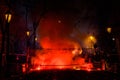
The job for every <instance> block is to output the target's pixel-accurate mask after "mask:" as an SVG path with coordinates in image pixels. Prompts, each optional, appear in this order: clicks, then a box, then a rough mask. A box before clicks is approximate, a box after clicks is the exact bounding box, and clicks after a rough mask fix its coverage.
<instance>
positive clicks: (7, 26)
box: [5, 10, 12, 63]
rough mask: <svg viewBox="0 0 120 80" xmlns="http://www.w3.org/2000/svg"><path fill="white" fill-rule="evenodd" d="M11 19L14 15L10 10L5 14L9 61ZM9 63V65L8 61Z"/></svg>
mask: <svg viewBox="0 0 120 80" xmlns="http://www.w3.org/2000/svg"><path fill="white" fill-rule="evenodd" d="M11 17H12V14H11V12H10V10H8V11H7V12H6V13H5V23H6V24H5V29H6V58H7V59H8V56H9V52H10V49H9V47H10V45H9V43H10V36H9V26H10V21H11ZM7 63H8V60H7Z"/></svg>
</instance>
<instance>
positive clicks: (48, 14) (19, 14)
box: [0, 0, 120, 44]
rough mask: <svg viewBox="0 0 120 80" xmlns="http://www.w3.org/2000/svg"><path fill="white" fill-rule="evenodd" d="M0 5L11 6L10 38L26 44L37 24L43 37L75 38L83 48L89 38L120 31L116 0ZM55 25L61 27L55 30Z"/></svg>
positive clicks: (10, 0)
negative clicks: (27, 33) (28, 34)
mask: <svg viewBox="0 0 120 80" xmlns="http://www.w3.org/2000/svg"><path fill="white" fill-rule="evenodd" d="M0 4H1V6H2V8H3V5H4V6H6V5H8V7H9V8H10V9H11V11H12V13H13V19H12V21H11V25H10V26H11V29H10V32H11V35H12V36H14V37H17V38H18V39H19V38H20V39H22V40H25V37H26V36H25V32H26V31H27V30H30V31H31V32H33V26H34V25H33V24H34V23H36V24H37V35H38V36H40V37H41V36H44V35H48V34H51V35H52V34H54V33H55V34H57V36H58V35H59V36H62V37H65V36H67V38H68V37H70V38H71V37H72V38H74V39H75V40H76V41H77V42H79V43H80V44H82V42H81V41H82V39H83V40H84V38H83V36H85V35H86V34H92V35H95V36H97V37H98V36H99V35H101V36H103V34H104V33H105V29H106V27H108V26H110V27H113V31H114V32H119V30H120V28H119V22H120V16H119V14H120V11H119V10H120V5H119V2H118V1H117V0H109V1H108V0H5V1H4V0H1V3H0ZM2 8H1V10H2V11H3V10H6V9H5V8H7V6H6V7H4V8H3V9H2ZM0 13H1V14H4V13H3V12H0ZM47 20H48V21H47ZM42 22H43V23H44V22H47V24H50V25H51V26H52V27H51V26H49V25H47V24H46V23H45V24H43V23H42ZM59 23H60V25H59ZM53 24H55V25H56V26H58V25H59V26H58V27H57V28H56V26H55V25H54V26H53ZM44 26H48V27H49V28H48V27H44ZM61 26H62V27H61ZM46 29H47V30H46ZM39 30H40V31H39ZM47 32H49V33H48V34H47ZM51 32H53V33H51ZM79 34H82V35H83V36H81V35H79ZM51 35H50V36H51ZM63 35H64V36H63ZM18 36H19V37H18ZM76 36H77V37H76ZM78 37H80V38H78ZM99 38H103V37H99ZM100 41H101V39H100ZM102 43H103V44H104V43H105V41H103V42H102V41H101V44H102Z"/></svg>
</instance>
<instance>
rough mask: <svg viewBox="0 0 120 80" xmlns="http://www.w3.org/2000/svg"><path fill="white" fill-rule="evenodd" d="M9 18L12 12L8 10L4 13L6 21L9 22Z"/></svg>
mask: <svg viewBox="0 0 120 80" xmlns="http://www.w3.org/2000/svg"><path fill="white" fill-rule="evenodd" d="M11 18H12V14H11V12H10V10H8V11H7V12H6V13H5V20H6V21H7V23H10V21H11Z"/></svg>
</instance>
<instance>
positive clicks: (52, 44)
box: [31, 14, 92, 70]
mask: <svg viewBox="0 0 120 80" xmlns="http://www.w3.org/2000/svg"><path fill="white" fill-rule="evenodd" d="M55 15H56V14H52V15H51V14H50V15H47V16H46V17H45V18H44V19H42V20H41V24H40V27H39V29H38V34H40V36H38V40H37V41H38V42H39V43H40V46H42V48H43V49H42V50H36V53H35V55H36V56H33V57H32V58H31V64H32V69H33V70H43V69H74V68H76V69H77V70H78V69H80V70H87V69H88V68H89V69H90V68H92V66H89V65H87V64H88V63H86V62H85V59H84V58H82V57H81V56H80V55H81V54H82V48H81V45H80V43H79V42H77V41H76V40H73V39H71V38H70V37H69V36H68V35H69V33H70V32H71V31H72V29H71V28H70V27H71V25H68V24H67V23H66V21H63V19H62V18H59V19H60V21H58V17H56V16H55ZM61 21H62V22H61ZM69 23H70V22H69ZM66 24H67V25H66ZM68 28H69V29H68ZM64 32H65V33H64ZM91 65H92V63H91ZM88 66H89V67H88Z"/></svg>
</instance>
